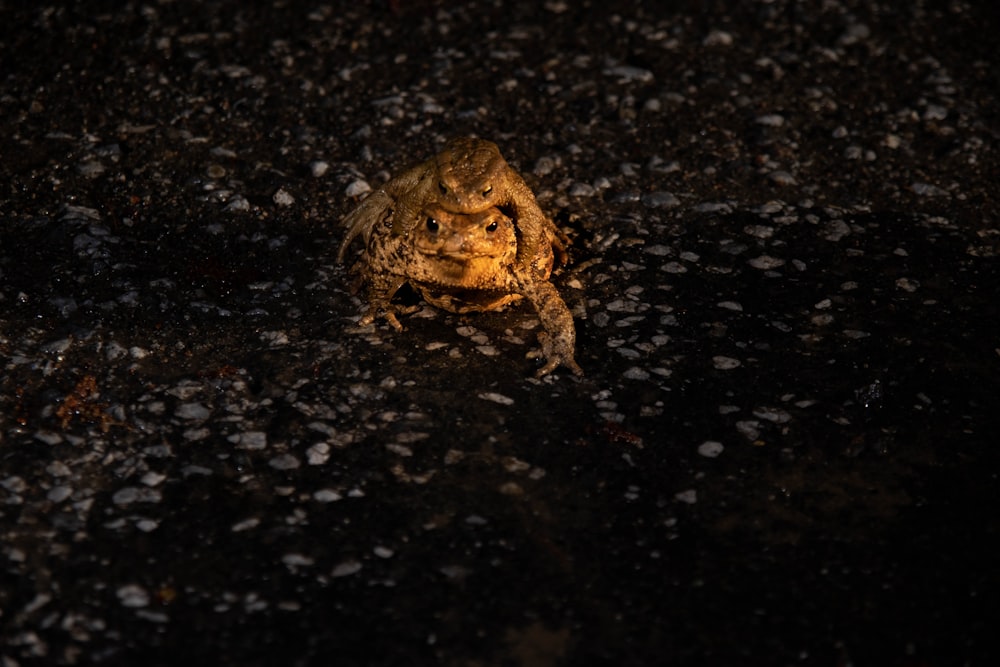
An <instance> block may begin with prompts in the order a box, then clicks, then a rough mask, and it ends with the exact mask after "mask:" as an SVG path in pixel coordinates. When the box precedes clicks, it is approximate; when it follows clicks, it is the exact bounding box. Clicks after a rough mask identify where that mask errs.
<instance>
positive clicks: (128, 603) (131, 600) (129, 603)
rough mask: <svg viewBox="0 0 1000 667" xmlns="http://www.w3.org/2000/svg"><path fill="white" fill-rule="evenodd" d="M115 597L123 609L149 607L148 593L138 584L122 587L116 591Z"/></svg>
mask: <svg viewBox="0 0 1000 667" xmlns="http://www.w3.org/2000/svg"><path fill="white" fill-rule="evenodd" d="M116 595H117V596H118V599H119V600H120V601H121V603H122V605H123V606H125V607H132V608H138V607H145V606H147V605H149V593H147V592H146V589H145V588H143V587H142V586H139V585H138V584H128V585H126V586H122V587H121V588H119V589H118V591H117V592H116Z"/></svg>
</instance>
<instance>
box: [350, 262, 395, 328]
mask: <svg viewBox="0 0 1000 667" xmlns="http://www.w3.org/2000/svg"><path fill="white" fill-rule="evenodd" d="M405 282H406V278H404V277H403V276H397V275H393V274H380V275H372V276H368V308H367V309H366V310H365V314H364V315H362V316H361V319H359V320H358V326H362V327H363V326H368V325H369V324H373V323H374V322H375V320H376V319H378V318H379V316H380V315H381V316H382V317H384V318H385V321H386V322H388V323H389V324H390V325H392V328H393V329H395V330H396V331H402V330H403V325H402V324H400V323H399V319H397V318H396V309H395V308H394V307H393V305H392V297H393V295H395V294H396V292H397V291H399V288H400V287H402V286H403V283H405Z"/></svg>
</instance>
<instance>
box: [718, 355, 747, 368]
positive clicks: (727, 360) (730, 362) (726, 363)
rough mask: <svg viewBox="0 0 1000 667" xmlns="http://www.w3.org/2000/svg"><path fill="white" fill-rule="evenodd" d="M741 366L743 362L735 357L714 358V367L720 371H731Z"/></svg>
mask: <svg viewBox="0 0 1000 667" xmlns="http://www.w3.org/2000/svg"><path fill="white" fill-rule="evenodd" d="M741 364H742V362H741V361H740V360H739V359H734V358H733V357H724V356H722V355H717V356H714V357H712V365H713V366H715V367H716V368H717V369H719V370H720V371H729V370H732V369H734V368H738V367H739V366H740V365H741Z"/></svg>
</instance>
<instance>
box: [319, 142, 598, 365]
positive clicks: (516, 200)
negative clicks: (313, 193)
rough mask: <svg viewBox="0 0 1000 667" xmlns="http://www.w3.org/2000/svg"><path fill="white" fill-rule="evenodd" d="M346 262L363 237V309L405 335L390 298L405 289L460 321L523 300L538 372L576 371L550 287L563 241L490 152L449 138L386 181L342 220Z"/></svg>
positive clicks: (568, 332) (483, 145)
mask: <svg viewBox="0 0 1000 667" xmlns="http://www.w3.org/2000/svg"><path fill="white" fill-rule="evenodd" d="M344 224H345V226H347V228H348V230H347V234H346V236H345V238H344V241H343V243H342V244H341V246H340V250H339V252H338V259H340V260H343V257H344V253H345V252H346V250H347V248H348V246H349V245H350V243H351V242H352V241H353V240H354V239H355V238H357V237H358V236H361V237H362V238H363V240H364V243H365V250H364V254H363V255H362V258H361V260H360V261H359V262H358V264H357V265H356V267H355V268H356V269H358V270H359V271H360V273H361V275H362V277H363V278H364V280H365V282H366V283H367V288H368V302H369V303H368V310H367V312H366V313H365V315H364V316H363V317H362V318H361V320H360V323H361V324H370V323H371V322H374V321H375V319H376V318H377V317H378V316H379V315H384V317H385V319H386V320H387V321H388V322H389V323H390V324H392V325H393V326H394V327H395V328H397V329H402V326H401V325H400V324H399V320H398V319H397V318H396V315H395V313H394V311H393V307H392V304H391V299H392V297H393V295H394V294H395V293H396V291H397V290H398V289H399V288H400V287H402V286H403V284H404V283H407V282H409V283H410V284H411V285H412V286H413V287H415V288H416V289H417V290H418V291H419V292H420V293H421V295H422V296H423V297H424V298H425V299H426V300H427V301H428V302H429V303H431V304H433V305H435V306H438V307H439V308H443V309H445V310H449V311H452V312H457V313H466V312H474V311H487V310H498V309H500V308H503V307H504V306H506V305H507V304H509V303H513V302H515V301H518V300H520V299H522V298H524V299H527V300H528V302H529V303H531V304H532V306H534V308H535V310H536V311H537V312H538V316H539V319H540V320H541V323H542V328H543V329H544V331H543V332H541V333H540V334H539V336H538V337H539V342H540V343H541V345H542V351H541V355H542V356H544V357H545V360H546V363H545V365H544V366H543V367H542V368H541V369H540V370H539V371H538V376H539V377H540V376H543V375H546V374H548V373H550V372H552V371H553V370H554V369H555V368H556V367H557V366H559V365H560V364H562V365H565V366H566V367H567V368H569V369H570V370H572V371H573V372H574V373H575V374H577V375H581V374H582V373H583V371H582V370H581V368H580V366H579V365H577V363H576V361H575V359H574V358H573V353H574V347H575V344H576V330H575V328H574V326H573V316H572V315H571V314H570V312H569V309H568V308H567V307H566V304H565V302H563V300H562V298H560V296H559V294H558V292H557V291H556V289H555V286H553V285H552V283H550V282H549V280H548V278H549V275H550V274H551V272H552V266H553V263H554V259H555V257H556V255H557V254H558V256H559V258H560V260H564V259H565V250H564V245H563V242H562V237H561V234H560V232H559V231H558V230H557V228H556V227H555V225H554V224H553V223H552V221H551V220H550V219H549V218H547V217H546V216H545V215H544V214H543V213H542V212H541V209H539V208H538V204H537V203H536V202H535V197H534V195H533V194H532V193H531V190H530V189H528V186H527V185H526V184H525V183H524V181H523V179H521V177H520V176H519V175H518V174H517V172H515V171H514V170H513V169H511V167H510V166H509V165H508V164H507V162H506V161H505V160H504V159H503V157H502V156H501V155H500V151H499V149H498V148H497V146H496V144H493V143H491V142H488V141H483V140H480V139H466V138H462V139H455V140H452V141H450V142H449V143H448V144H446V145H445V148H444V150H443V151H442V152H441V153H440V154H439V155H437V156H435V157H434V158H432V159H430V160H427V161H426V162H423V163H421V164H420V165H417V166H416V167H413V168H411V169H409V170H408V171H406V172H404V173H403V174H401V175H400V176H398V177H396V178H393V179H392V180H390V181H389V182H388V183H386V184H385V185H384V186H383V187H382V188H380V189H379V190H377V191H375V192H374V193H372V194H371V195H370V196H369V197H368V198H367V199H365V200H364V201H363V202H362V203H361V204H360V205H359V206H358V207H357V208H356V209H355V210H354V211H352V212H351V213H350V214H348V215H347V217H345V218H344Z"/></svg>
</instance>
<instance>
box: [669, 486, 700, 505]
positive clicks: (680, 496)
mask: <svg viewBox="0 0 1000 667" xmlns="http://www.w3.org/2000/svg"><path fill="white" fill-rule="evenodd" d="M674 498H676V499H677V500H679V501H681V502H682V503H687V504H688V505H694V504H695V503H696V502H698V492H697V491H695V490H694V489H687V490H686V491H681V492H680V493H675V494H674Z"/></svg>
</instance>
